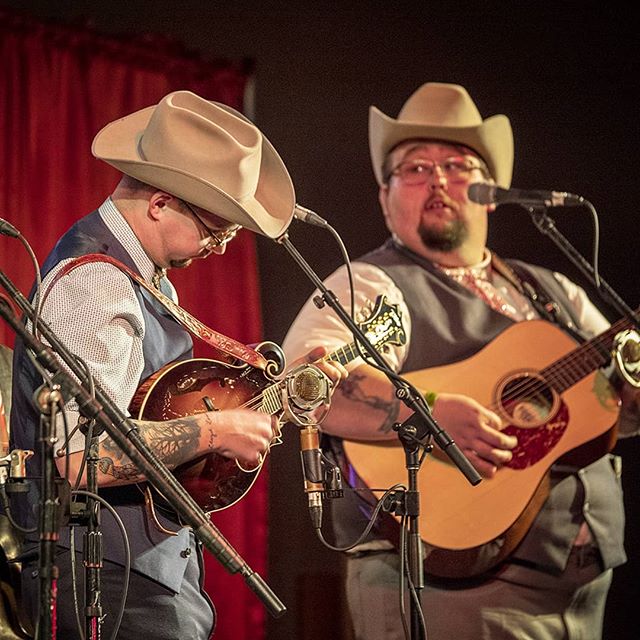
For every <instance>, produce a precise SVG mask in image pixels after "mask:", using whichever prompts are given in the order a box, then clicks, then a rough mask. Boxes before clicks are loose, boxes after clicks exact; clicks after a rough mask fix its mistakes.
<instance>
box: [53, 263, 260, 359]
mask: <svg viewBox="0 0 640 640" xmlns="http://www.w3.org/2000/svg"><path fill="white" fill-rule="evenodd" d="M92 262H106V263H107V264H110V265H113V266H114V267H117V268H118V269H120V271H122V272H123V273H125V274H126V275H127V276H129V277H130V278H131V279H132V280H134V281H135V282H137V283H138V284H139V285H140V286H141V287H142V288H143V289H144V290H145V291H148V292H149V293H150V294H151V295H152V296H153V297H154V298H155V299H156V300H157V301H158V302H159V303H160V304H161V305H162V306H163V307H164V308H165V309H166V310H167V311H168V312H169V313H170V314H171V315H172V316H173V317H174V318H175V319H176V320H177V321H178V322H179V323H180V324H181V325H182V326H183V327H185V329H187V330H188V331H189V332H190V333H191V334H192V335H194V336H195V337H196V338H199V339H200V340H202V341H203V342H206V343H207V344H208V345H210V346H212V347H213V348H214V349H217V350H218V351H221V352H222V353H223V354H225V355H226V356H229V357H231V358H234V359H238V360H240V361H241V362H245V363H247V364H250V365H251V366H252V367H256V368H258V369H262V370H265V369H266V367H267V364H268V361H267V359H266V358H265V357H264V356H263V355H262V354H261V353H260V352H258V351H256V350H255V349H252V348H251V347H248V346H247V345H244V344H242V343H240V342H238V341H237V340H234V339H232V338H229V337H227V336H225V335H223V334H221V333H218V332H217V331H214V330H213V329H210V328H209V327H207V326H206V325H205V324H203V323H202V322H200V320H198V319H197V318H195V317H194V316H192V315H191V314H190V313H189V312H188V311H186V310H185V309H183V308H182V307H181V306H179V305H178V304H176V303H175V302H174V301H173V300H171V298H169V297H168V296H166V295H165V294H164V293H162V291H159V290H158V289H156V288H155V287H154V286H152V285H150V284H149V283H148V282H146V281H145V280H144V278H142V277H141V276H140V275H138V274H137V273H135V272H134V271H132V270H131V269H129V267H127V266H126V265H124V264H122V262H120V261H119V260H116V259H115V258H112V257H111V256H107V255H104V254H101V253H90V254H88V255H85V256H80V257H79V258H75V259H74V260H71V261H70V262H68V263H67V264H65V265H64V267H62V268H61V269H60V270H59V271H58V273H57V274H56V275H55V277H54V278H53V280H52V281H51V283H50V284H49V286H48V288H47V290H46V291H45V293H44V295H43V297H42V302H43V304H44V300H45V299H46V297H47V295H48V294H49V292H50V291H51V289H52V287H53V285H54V284H55V283H56V282H57V281H58V280H59V279H60V278H62V277H64V276H65V275H67V274H69V273H70V272H71V271H73V270H74V269H76V268H77V267H80V266H82V265H85V264H89V263H92Z"/></svg>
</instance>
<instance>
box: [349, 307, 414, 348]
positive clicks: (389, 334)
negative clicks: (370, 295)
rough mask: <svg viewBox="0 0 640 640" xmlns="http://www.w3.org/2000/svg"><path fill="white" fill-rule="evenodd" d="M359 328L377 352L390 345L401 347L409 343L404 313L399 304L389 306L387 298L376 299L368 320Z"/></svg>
mask: <svg viewBox="0 0 640 640" xmlns="http://www.w3.org/2000/svg"><path fill="white" fill-rule="evenodd" d="M359 326H360V329H361V331H362V332H363V333H364V334H365V335H366V336H367V339H368V340H369V342H371V344H372V345H373V346H374V347H375V348H376V350H377V351H382V350H383V347H384V346H386V345H389V344H395V345H398V346H401V345H403V344H405V343H406V342H407V335H406V333H405V331H404V327H403V326H402V313H401V312H400V309H399V308H398V305H397V304H389V302H388V301H387V297H386V296H378V297H377V298H376V300H375V303H374V305H373V308H372V309H371V311H369V313H368V314H367V319H366V320H365V321H364V322H360V323H359Z"/></svg>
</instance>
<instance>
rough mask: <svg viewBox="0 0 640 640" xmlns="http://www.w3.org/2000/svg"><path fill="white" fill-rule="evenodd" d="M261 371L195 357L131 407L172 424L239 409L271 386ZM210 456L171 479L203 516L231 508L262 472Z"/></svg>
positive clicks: (162, 376)
mask: <svg viewBox="0 0 640 640" xmlns="http://www.w3.org/2000/svg"><path fill="white" fill-rule="evenodd" d="M272 382H273V381H272V380H270V379H269V378H268V377H267V376H265V375H264V374H263V372H262V371H261V370H259V369H255V368H253V367H251V366H250V365H242V366H236V365H232V364H226V363H223V362H219V361H217V360H209V359H206V358H193V359H190V360H183V361H182V362H176V363H172V364H170V365H167V366H166V367H164V368H163V369H161V370H160V371H158V372H157V373H155V374H154V375H153V376H151V377H150V378H148V379H147V380H146V381H145V382H144V384H143V385H141V387H140V388H139V389H138V391H137V393H136V395H135V397H134V398H133V400H132V402H131V406H130V411H131V413H132V415H134V416H135V417H137V418H139V419H141V420H173V419H175V418H182V417H184V416H190V415H195V414H197V413H203V412H205V411H210V410H211V411H214V410H215V411H220V410H222V409H232V408H237V407H240V406H242V405H243V404H245V403H247V402H248V401H250V400H251V399H252V398H254V397H256V396H258V395H259V394H260V393H261V391H262V390H263V389H264V388H266V387H267V386H268V385H270V384H272ZM260 468H261V467H258V468H256V469H254V470H252V471H248V470H244V469H242V468H240V466H239V465H238V464H237V463H236V461H235V460H231V459H229V458H225V457H224V456H221V455H218V454H216V453H212V454H210V455H208V456H206V457H202V458H199V459H196V460H194V461H192V462H189V463H187V464H184V465H181V466H180V467H178V468H176V469H175V471H174V475H175V476H176V478H178V480H179V481H180V483H181V484H182V485H183V486H184V488H185V489H186V490H187V491H188V492H189V493H190V494H191V496H192V497H193V499H194V500H195V501H196V502H197V503H198V504H199V505H200V506H201V507H202V509H203V510H204V511H206V512H213V511H219V510H221V509H225V508H227V507H229V506H231V505H232V504H235V503H236V502H237V501H238V500H240V498H242V497H243V496H244V495H245V493H246V492H247V491H248V490H249V489H250V488H251V486H252V485H253V483H254V482H255V481H256V478H257V477H258V474H259V472H260Z"/></svg>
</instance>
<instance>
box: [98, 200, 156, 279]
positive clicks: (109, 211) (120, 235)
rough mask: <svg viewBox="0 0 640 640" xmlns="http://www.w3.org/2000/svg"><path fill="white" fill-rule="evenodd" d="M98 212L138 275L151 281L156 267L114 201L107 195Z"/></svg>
mask: <svg viewBox="0 0 640 640" xmlns="http://www.w3.org/2000/svg"><path fill="white" fill-rule="evenodd" d="M98 213H99V214H100V217H101V218H102V220H103V222H104V223H105V224H106V225H107V227H108V229H109V231H111V233H113V235H114V236H115V237H116V239H117V240H118V242H120V244H121V245H122V246H123V248H124V250H125V251H126V252H127V253H128V254H129V255H130V256H131V259H132V260H133V262H134V264H135V265H136V268H137V269H138V271H139V272H140V275H141V276H142V277H143V278H144V279H145V280H146V281H147V282H152V281H153V277H154V275H155V274H156V271H157V268H156V265H155V264H154V263H153V261H152V260H151V258H149V256H148V255H147V252H146V251H145V250H144V247H143V246H142V244H141V243H140V240H138V237H137V236H136V234H135V233H134V232H133V229H132V228H131V227H130V226H129V223H128V222H127V221H126V219H125V218H124V216H123V215H122V214H121V213H120V211H119V210H118V207H116V205H115V203H114V202H113V200H112V199H111V196H109V197H108V198H107V199H106V200H105V201H104V202H103V203H102V204H101V205H100V207H99V208H98Z"/></svg>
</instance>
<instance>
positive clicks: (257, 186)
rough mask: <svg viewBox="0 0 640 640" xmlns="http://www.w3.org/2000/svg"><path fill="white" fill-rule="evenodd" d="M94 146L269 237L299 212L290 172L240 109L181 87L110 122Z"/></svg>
mask: <svg viewBox="0 0 640 640" xmlns="http://www.w3.org/2000/svg"><path fill="white" fill-rule="evenodd" d="M92 152H93V155H94V156H95V157H96V158H100V159H101V160H104V161H105V162H108V163H109V164H110V165H113V166H114V167H115V168H116V169H118V170H120V171H122V173H124V174H126V175H128V176H131V177H132V178H136V179H137V180H141V181H142V182H146V183H147V184H150V185H152V186H154V187H157V188H158V189H162V190H163V191H167V192H169V193H171V194H172V195H174V196H177V197H178V198H181V199H183V200H186V201H187V202H189V203H190V204H194V205H196V206H198V207H201V208H202V209H204V210H205V211H209V212H211V213H213V214H215V215H217V216H220V217H221V218H223V219H224V220H228V221H229V222H234V223H236V224H239V225H242V226H243V227H246V228H247V229H251V230H252V231H256V232H257V233H261V234H263V235H265V236H268V237H270V238H277V237H278V236H280V235H282V234H283V233H284V231H285V230H286V229H287V227H288V226H289V223H290V222H291V219H292V217H293V207H294V205H295V193H294V189H293V184H292V182H291V177H290V176H289V173H288V171H287V169H286V167H285V166H284V163H283V162H282V160H281V159H280V156H279V155H278V153H277V152H276V150H275V149H274V148H273V146H272V145H271V143H270V142H269V141H268V140H267V139H266V138H265V137H264V136H263V135H262V133H261V132H260V130H259V129H258V128H257V127H256V126H255V125H253V124H252V123H251V122H250V121H249V120H247V119H246V118H245V117H244V116H243V115H242V114H240V113H238V112H237V111H236V110H235V109H232V108H231V107H228V106H226V105H224V104H220V103H218V102H210V101H208V100H204V99H203V98H201V97H200V96H197V95H195V94H194V93H191V92H190V91H176V92H174V93H170V94H169V95H167V96H165V97H164V98H163V99H162V100H161V101H160V102H159V103H158V104H157V105H155V106H153V107H147V108H146V109H142V110H141V111H136V112H135V113H132V114H131V115H128V116H125V117H124V118H120V119H119V120H116V121H115V122H112V123H110V124H108V125H107V126H106V127H104V128H103V129H102V130H101V131H100V132H99V133H98V135H96V137H95V138H94V140H93V145H92Z"/></svg>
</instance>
